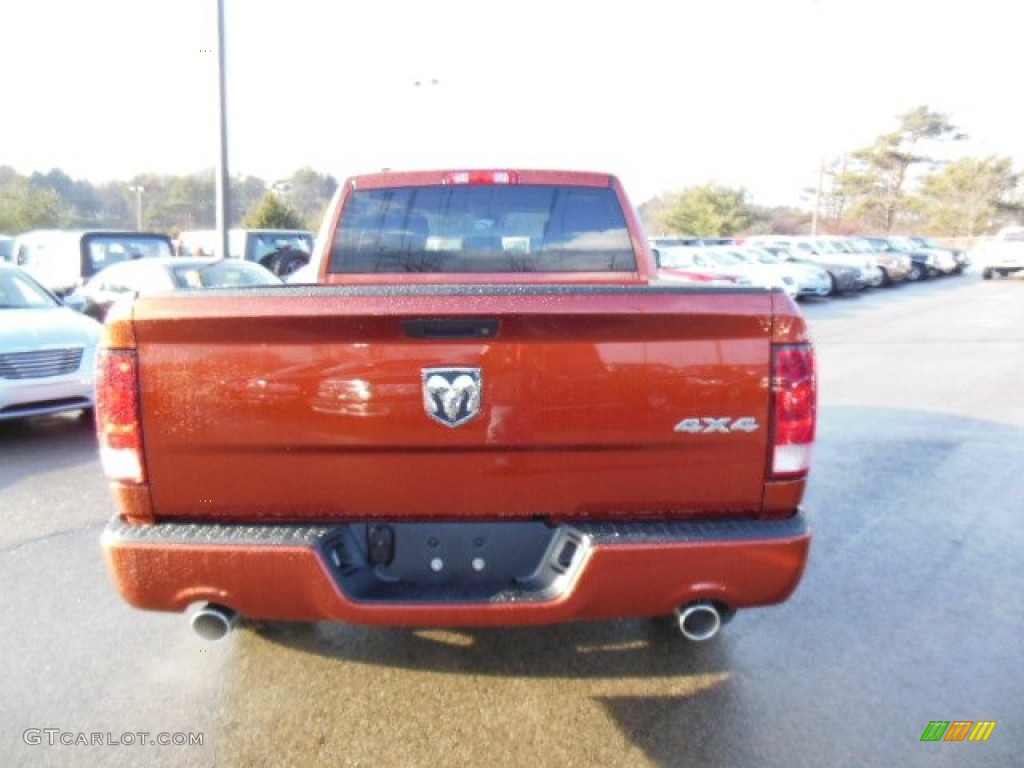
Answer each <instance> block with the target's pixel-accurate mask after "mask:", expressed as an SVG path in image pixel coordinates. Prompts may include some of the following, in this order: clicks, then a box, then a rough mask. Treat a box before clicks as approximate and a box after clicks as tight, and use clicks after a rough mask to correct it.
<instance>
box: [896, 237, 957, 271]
mask: <svg viewBox="0 0 1024 768" xmlns="http://www.w3.org/2000/svg"><path fill="white" fill-rule="evenodd" d="M906 239H907V240H908V241H910V242H911V243H913V244H914V245H915V246H917V247H918V248H921V249H923V250H927V251H935V252H936V253H938V254H939V268H940V269H941V270H942V272H943V274H947V275H959V274H962V273H963V271H964V269H966V268H967V266H968V265H969V264H970V263H971V260H970V258H969V257H968V256H967V251H961V250H959V249H957V248H946V247H945V246H944V245H942V244H941V243H939V242H938V241H936V240H933V239H932V238H930V237H921V236H920V235H908V236H907V238H906ZM947 254H948V256H947Z"/></svg>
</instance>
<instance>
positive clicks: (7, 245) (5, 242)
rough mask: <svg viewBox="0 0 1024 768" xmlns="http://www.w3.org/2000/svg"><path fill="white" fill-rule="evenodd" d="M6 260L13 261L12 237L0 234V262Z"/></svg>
mask: <svg viewBox="0 0 1024 768" xmlns="http://www.w3.org/2000/svg"><path fill="white" fill-rule="evenodd" d="M7 261H14V238H13V237H11V236H10V235H0V264H2V263H4V262H7Z"/></svg>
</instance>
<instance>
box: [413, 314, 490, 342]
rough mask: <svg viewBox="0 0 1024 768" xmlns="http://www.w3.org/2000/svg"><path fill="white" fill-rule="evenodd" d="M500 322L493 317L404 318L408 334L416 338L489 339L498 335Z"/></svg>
mask: <svg viewBox="0 0 1024 768" xmlns="http://www.w3.org/2000/svg"><path fill="white" fill-rule="evenodd" d="M499 326H500V323H499V321H498V320H495V319H493V318H480V317H426V318H420V319H415V320H403V321H402V329H403V330H404V331H405V335H406V336H411V337H412V338H414V339H489V338H491V337H493V336H497V335H498V328H499Z"/></svg>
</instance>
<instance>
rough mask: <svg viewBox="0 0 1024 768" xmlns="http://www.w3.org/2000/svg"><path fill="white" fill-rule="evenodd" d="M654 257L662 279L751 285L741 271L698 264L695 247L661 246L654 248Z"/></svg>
mask: <svg viewBox="0 0 1024 768" xmlns="http://www.w3.org/2000/svg"><path fill="white" fill-rule="evenodd" d="M652 250H653V251H654V258H655V259H656V260H657V263H658V277H659V278H661V279H662V280H677V281H681V282H687V283H718V284H726V285H751V284H752V283H751V280H750V279H749V278H747V277H744V276H743V275H741V274H740V273H739V272H729V271H726V270H721V269H717V268H716V269H713V270H712V269H706V268H704V267H699V266H697V264H696V262H695V261H694V254H696V253H697V251H696V250H695V249H694V248H690V247H686V246H680V247H672V246H667V247H661V248H654V249H652Z"/></svg>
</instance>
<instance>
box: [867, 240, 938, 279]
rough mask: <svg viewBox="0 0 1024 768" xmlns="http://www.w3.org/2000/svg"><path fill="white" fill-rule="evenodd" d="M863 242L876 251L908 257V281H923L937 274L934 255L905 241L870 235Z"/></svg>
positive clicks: (936, 260) (936, 261) (936, 258)
mask: <svg viewBox="0 0 1024 768" xmlns="http://www.w3.org/2000/svg"><path fill="white" fill-rule="evenodd" d="M864 239H865V240H867V241H869V242H870V243H871V244H872V245H873V246H874V247H875V250H876V251H879V252H880V253H881V252H889V253H895V254H903V255H906V256H909V257H910V262H911V263H910V272H909V274H908V275H907V279H908V280H923V279H924V278H926V277H931V276H932V275H937V274H939V258H938V256H936V255H935V254H934V253H929V252H928V251H925V250H922V249H920V248H916V247H914V245H913V244H912V243H910V242H908V241H906V240H902V239H900V238H898V237H883V236H881V235H870V236H868V237H866V238H864Z"/></svg>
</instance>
